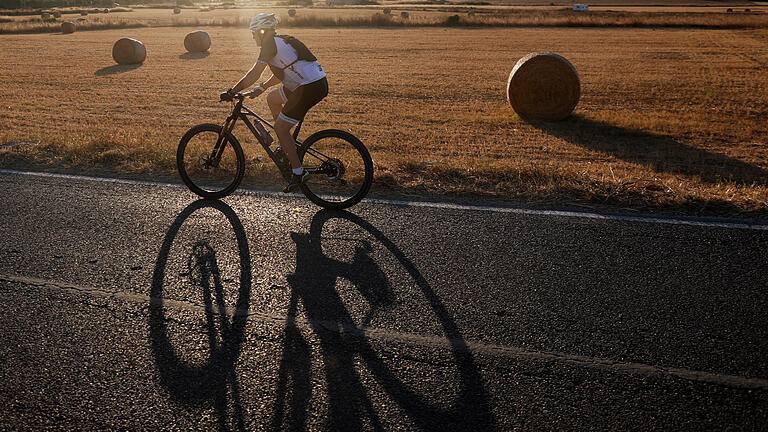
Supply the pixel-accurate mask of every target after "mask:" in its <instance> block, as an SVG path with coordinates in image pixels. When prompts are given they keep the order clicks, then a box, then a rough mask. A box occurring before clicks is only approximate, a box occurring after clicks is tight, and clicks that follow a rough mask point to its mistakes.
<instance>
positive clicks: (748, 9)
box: [744, 8, 752, 12]
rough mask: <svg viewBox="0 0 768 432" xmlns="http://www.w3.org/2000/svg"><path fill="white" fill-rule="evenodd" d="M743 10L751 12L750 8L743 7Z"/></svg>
mask: <svg viewBox="0 0 768 432" xmlns="http://www.w3.org/2000/svg"><path fill="white" fill-rule="evenodd" d="M744 12H752V10H751V9H750V8H746V9H744Z"/></svg>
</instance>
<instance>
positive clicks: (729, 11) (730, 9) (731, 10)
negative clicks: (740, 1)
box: [725, 8, 733, 13]
mask: <svg viewBox="0 0 768 432" xmlns="http://www.w3.org/2000/svg"><path fill="white" fill-rule="evenodd" d="M725 11H726V12H728V13H731V12H733V8H728V9H726V10H725Z"/></svg>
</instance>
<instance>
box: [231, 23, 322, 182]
mask: <svg viewBox="0 0 768 432" xmlns="http://www.w3.org/2000/svg"><path fill="white" fill-rule="evenodd" d="M276 26H277V18H276V17H275V14H267V13H261V14H258V15H256V16H255V17H253V19H252V20H251V24H250V26H249V27H250V30H251V32H252V34H253V39H254V40H255V41H256V45H258V46H259V47H261V52H260V53H259V58H258V60H257V61H256V63H255V64H254V65H253V67H252V68H251V70H249V71H248V73H246V74H245V76H244V77H243V78H242V79H240V81H238V83H237V84H235V86H234V87H232V88H231V89H229V90H227V92H226V93H228V94H229V95H230V96H231V95H233V94H235V93H239V92H241V91H242V90H244V89H246V88H248V87H250V86H251V85H253V84H254V83H255V82H256V81H257V80H258V79H259V78H260V77H261V74H262V73H263V72H264V69H265V68H266V67H267V66H269V69H270V70H271V71H272V77H270V78H269V79H268V80H267V81H264V82H262V83H261V84H259V85H258V86H257V87H256V88H255V89H254V96H257V95H259V94H261V93H263V92H264V91H266V89H268V88H269V87H272V86H274V85H277V84H279V83H281V82H282V83H283V85H282V86H281V87H280V88H279V89H277V90H273V91H272V92H270V93H269V95H267V104H268V105H269V109H270V110H271V111H272V115H273V116H274V118H275V132H277V139H278V140H279V141H280V146H281V147H282V150H283V152H284V153H285V156H286V157H287V158H288V161H289V162H290V163H291V168H292V170H293V176H292V177H291V182H290V183H289V184H288V186H287V187H286V188H285V189H284V190H283V192H293V191H296V190H298V188H299V184H300V183H303V182H304V181H305V180H306V179H307V177H308V176H309V173H308V172H306V171H305V170H304V168H303V167H302V165H301V161H299V157H298V155H297V154H296V142H295V141H294V140H293V136H291V128H293V127H294V126H296V124H297V123H299V122H300V121H301V120H303V119H304V116H305V115H306V114H307V111H309V109H310V108H312V107H313V106H315V105H316V104H317V103H318V102H320V101H321V100H323V98H325V96H327V95H328V80H327V79H326V77H325V71H323V67H322V66H320V64H319V63H318V62H317V58H315V56H314V55H312V53H311V52H309V50H308V49H307V47H306V46H304V44H302V43H301V42H299V41H298V39H296V38H293V37H291V36H286V35H279V34H277V33H275V27H276Z"/></svg>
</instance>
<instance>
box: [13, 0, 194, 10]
mask: <svg viewBox="0 0 768 432" xmlns="http://www.w3.org/2000/svg"><path fill="white" fill-rule="evenodd" d="M115 1H117V3H119V4H120V6H130V5H135V4H167V5H174V4H176V5H179V6H192V5H194V3H192V0H123V1H121V0H0V9H45V8H53V7H112V6H113V5H114V3H115Z"/></svg>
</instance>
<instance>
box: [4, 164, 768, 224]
mask: <svg viewBox="0 0 768 432" xmlns="http://www.w3.org/2000/svg"><path fill="white" fill-rule="evenodd" d="M0 174H14V175H26V176H33V177H48V178H61V179H69V180H81V181H94V182H104V183H117V184H128V185H143V186H163V187H176V188H186V187H185V186H184V185H182V184H175V183H162V182H153V181H147V180H129V179H117V178H104V177H90V176H81V175H72V174H57V173H46V172H35V171H16V170H8V169H0ZM239 193H243V194H247V195H258V196H269V197H277V196H283V197H284V196H286V195H285V194H282V193H280V192H275V191H262V190H251V189H241V190H239ZM294 196H297V195H294ZM364 202H368V203H373V204H387V205H396V206H407V207H424V208H435V209H448V210H465V211H477V212H491V213H508V214H522V215H535V216H554V217H568V218H580V219H593V220H605V221H619V222H637V223H656V224H667V225H686V226H694V227H707V228H732V229H747V230H757V231H768V222H762V221H744V222H736V221H719V220H712V219H707V218H694V217H691V218H675V217H663V216H632V215H620V214H601V213H594V212H578V211H561V210H539V209H527V208H518V207H496V206H484V205H465V204H453V203H447V202H430V201H408V200H393V199H377V198H369V199H366V200H364Z"/></svg>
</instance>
